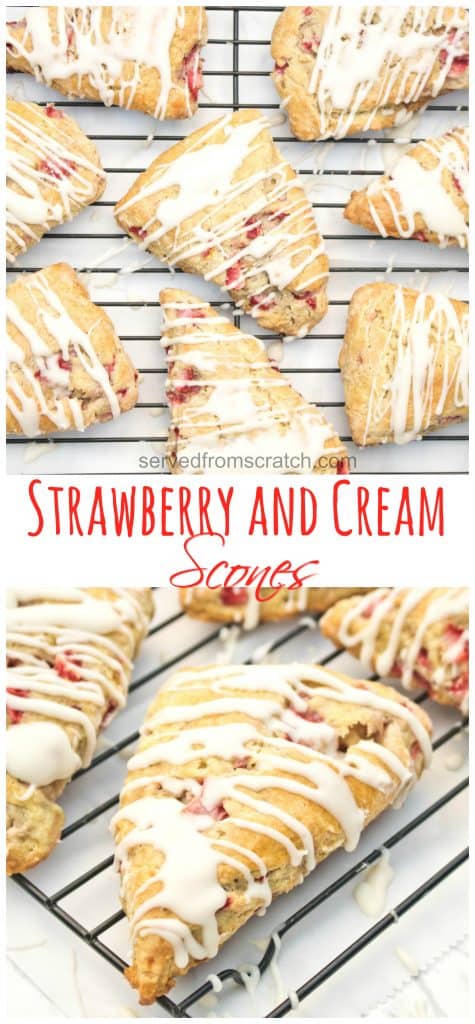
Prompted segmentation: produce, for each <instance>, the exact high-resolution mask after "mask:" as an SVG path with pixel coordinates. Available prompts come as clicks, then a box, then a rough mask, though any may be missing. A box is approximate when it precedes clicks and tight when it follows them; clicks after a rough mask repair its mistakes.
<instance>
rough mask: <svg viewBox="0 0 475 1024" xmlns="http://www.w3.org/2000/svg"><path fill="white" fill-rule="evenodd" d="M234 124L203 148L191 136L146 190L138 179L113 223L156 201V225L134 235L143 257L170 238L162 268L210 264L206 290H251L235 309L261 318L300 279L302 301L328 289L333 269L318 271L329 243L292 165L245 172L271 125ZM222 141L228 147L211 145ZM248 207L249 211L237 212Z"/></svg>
mask: <svg viewBox="0 0 475 1024" xmlns="http://www.w3.org/2000/svg"><path fill="white" fill-rule="evenodd" d="M234 117H235V115H234V114H232V113H231V114H226V115H225V116H224V117H223V118H221V119H220V120H219V121H218V122H214V123H213V124H212V125H211V126H210V127H209V129H208V130H207V131H206V132H205V133H204V135H202V136H201V137H200V138H199V139H197V140H193V136H191V137H190V138H189V139H188V140H187V148H186V150H185V151H184V152H183V153H182V154H181V155H180V156H174V159H172V160H170V161H168V162H167V163H163V162H162V163H159V162H158V160H157V161H156V162H155V163H154V164H152V166H151V167H149V168H148V170H147V171H146V172H144V175H145V174H146V175H147V180H145V181H143V182H142V180H141V178H139V179H138V185H139V187H138V189H137V191H135V192H134V194H133V195H132V196H130V197H129V198H127V197H126V198H125V199H123V200H120V201H119V203H118V204H117V207H116V216H117V217H118V218H119V219H120V218H121V217H122V215H123V214H127V212H128V211H132V213H133V211H134V209H135V208H136V206H137V204H140V203H142V202H143V201H144V200H149V199H150V198H151V197H153V200H154V202H153V213H152V215H151V217H150V218H149V219H148V220H146V221H145V222H144V223H143V224H140V228H139V233H137V232H134V231H132V232H131V233H132V235H133V237H134V241H136V242H137V244H138V245H139V246H140V248H142V249H149V248H150V247H153V245H154V244H157V243H160V241H161V239H162V238H163V237H164V236H165V235H166V234H168V233H169V237H168V238H167V245H166V252H165V251H162V250H160V258H161V259H162V260H165V261H166V262H167V263H168V264H171V265H172V266H173V265H178V266H181V265H184V267H185V269H187V265H188V262H189V261H190V260H191V259H192V258H193V257H196V256H204V255H206V256H207V265H206V271H205V272H204V273H203V276H204V278H205V280H208V281H217V283H218V284H220V285H221V286H223V287H226V288H229V289H230V290H231V291H233V289H240V288H243V287H244V286H245V288H246V292H247V293H248V294H247V295H246V298H242V297H241V296H239V301H238V303H237V304H238V305H245V308H246V312H248V313H249V314H250V315H252V316H257V317H258V316H259V314H260V312H261V311H262V310H264V309H267V308H270V307H271V306H272V305H275V303H276V301H277V300H278V299H279V293H280V292H281V291H283V290H285V289H287V288H289V287H291V285H292V282H293V281H294V280H296V279H297V278H303V280H299V284H298V291H296V294H297V295H298V294H300V293H301V294H302V301H305V295H304V293H306V292H307V291H308V290H309V289H311V288H314V287H315V285H319V286H320V285H321V286H323V285H324V283H325V282H326V280H327V277H328V271H327V269H326V263H325V267H324V268H323V269H322V266H321V265H320V264H319V265H318V267H317V269H316V267H315V264H316V261H317V259H318V257H319V256H321V255H322V254H323V252H324V243H323V240H322V239H321V238H319V237H318V238H317V236H318V231H317V227H316V223H315V218H314V215H313V211H312V207H311V205H310V203H309V200H308V198H307V196H306V195H305V192H304V191H303V189H301V187H300V185H299V182H298V180H297V178H296V177H295V175H294V174H293V173H292V175H291V176H290V177H289V164H288V163H287V162H286V161H284V160H283V159H282V158H281V157H280V154H278V153H277V155H276V158H275V162H273V163H271V165H270V166H269V167H267V166H265V167H261V168H260V169H259V170H253V169H250V170H249V171H248V173H247V174H243V172H242V166H243V164H244V163H245V162H246V161H249V160H250V159H253V158H255V156H256V155H257V154H259V152H260V151H261V150H264V149H266V148H267V147H268V145H269V135H268V129H269V124H268V122H267V121H266V119H265V118H264V117H261V116H256V117H253V118H252V120H248V121H244V122H241V123H235V122H234V120H233V118H234ZM222 133H224V136H225V138H224V141H221V142H216V141H214V140H215V139H216V138H218V137H219V136H220V135H221V134H222ZM151 171H152V172H153V176H152V178H151V180H149V178H148V176H149V175H150V173H151ZM165 190H167V192H168V194H167V196H166V197H165V198H161V196H163V193H164V191H165ZM170 193H171V194H170ZM243 197H245V199H246V202H245V205H244V208H239V209H237V211H236V206H237V205H239V204H240V201H241V199H242V198H243ZM241 207H242V204H241ZM217 214H218V215H219V220H218V216H217ZM185 223H186V230H183V225H184V224H185ZM238 239H239V242H238ZM164 248H165V247H164ZM188 269H189V268H188ZM311 302H312V303H315V299H313V298H311ZM312 308H315V305H312V306H311V309H312ZM304 333H305V328H304Z"/></svg>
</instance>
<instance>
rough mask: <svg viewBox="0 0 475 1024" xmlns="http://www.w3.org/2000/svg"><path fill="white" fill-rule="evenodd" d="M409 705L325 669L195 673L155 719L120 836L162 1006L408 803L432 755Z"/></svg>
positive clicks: (117, 827)
mask: <svg viewBox="0 0 475 1024" xmlns="http://www.w3.org/2000/svg"><path fill="white" fill-rule="evenodd" d="M430 731H431V730H430V722H429V719H428V718H427V716H426V715H425V714H424V712H423V711H422V710H421V709H420V708H419V707H417V706H416V705H412V704H411V703H410V702H409V701H408V700H407V698H405V697H401V696H400V695H399V694H397V693H395V692H394V691H393V690H391V689H389V688H388V687H386V686H381V685H380V684H379V683H373V682H359V681H357V680H354V679H351V678H349V677H347V676H342V675H338V674H337V673H335V672H330V671H329V670H327V669H324V668H322V667H320V666H318V665H317V666H313V665H303V664H291V665H259V666H257V665H234V666H221V665H218V666H212V667H206V668H197V669H192V668H190V669H183V670H181V671H179V672H177V673H176V674H175V675H174V676H173V677H172V678H171V679H169V680H168V681H167V683H166V684H165V686H164V687H163V688H162V690H161V691H160V693H159V694H158V696H157V698H156V699H155V701H154V702H153V703H152V705H151V707H150V708H149V710H148V713H147V716H146V719H145V723H144V726H143V730H142V738H141V740H140V743H139V746H138V751H137V753H136V754H135V755H134V756H133V757H132V759H131V760H130V761H129V765H128V769H129V771H128V775H127V779H126V783H125V786H124V788H123V790H122V795H121V809H120V810H119V812H118V813H117V814H116V815H115V817H114V819H113V822H112V829H113V833H114V837H115V841H116V844H117V852H116V864H117V867H118V869H119V870H120V871H121V876H122V886H121V896H122V903H123V906H124V909H125V912H126V914H127V917H128V918H129V921H130V923H131V930H132V950H133V960H132V965H131V966H130V967H129V968H127V971H126V975H127V977H128V980H129V981H130V982H131V984H132V985H133V986H134V987H135V988H137V989H138V992H139V996H140V1001H141V1002H142V1003H145V1004H148V1003H151V1002H152V1001H153V1000H154V999H155V998H156V997H157V996H160V995H162V994H163V993H165V992H167V991H168V990H169V989H170V988H171V987H172V985H173V984H174V982H175V979H176V978H177V977H178V976H179V975H181V974H185V973H186V972H187V971H188V970H189V969H190V968H191V967H193V966H194V965H195V964H197V963H199V962H201V961H203V960H205V959H208V958H210V957H214V956H215V955H216V953H217V952H218V948H219V946H220V945H221V944H222V943H224V942H225V941H226V940H227V939H228V938H230V936H231V935H233V933H234V932H235V931H236V930H237V929H238V928H240V927H241V925H243V924H245V923H246V921H247V920H248V919H249V918H250V917H252V916H253V914H255V913H256V912H257V911H259V910H263V909H264V908H265V907H266V906H268V904H269V903H270V902H271V900H272V899H273V897H275V896H277V895H279V894H280V893H285V892H288V891H289V890H290V889H293V888H294V886H296V885H298V884H299V883H300V882H301V881H302V880H303V878H304V877H305V876H306V875H307V874H308V873H309V872H310V871H312V870H313V868H314V867H315V865H316V864H317V863H318V862H319V861H321V860H323V859H324V858H325V857H326V856H328V854H330V853H332V852H333V851H334V850H336V849H338V848H339V847H342V846H344V847H345V848H346V849H347V850H353V849H354V848H355V847H356V845H357V843H358V840H359V837H360V833H361V830H362V829H363V828H364V827H365V826H366V825H367V824H368V823H369V822H370V821H371V820H372V819H373V818H375V817H376V816H377V815H379V814H380V813H381V812H382V811H384V810H385V809H386V808H387V807H390V806H391V804H393V803H394V802H395V801H397V802H398V803H399V801H400V800H401V798H402V796H403V793H404V792H406V791H407V790H408V788H409V787H410V786H411V785H412V784H413V783H414V781H415V780H416V778H417V776H418V775H419V774H420V773H421V771H422V768H423V765H424V763H426V764H428V763H429V761H430V756H431V743H430Z"/></svg>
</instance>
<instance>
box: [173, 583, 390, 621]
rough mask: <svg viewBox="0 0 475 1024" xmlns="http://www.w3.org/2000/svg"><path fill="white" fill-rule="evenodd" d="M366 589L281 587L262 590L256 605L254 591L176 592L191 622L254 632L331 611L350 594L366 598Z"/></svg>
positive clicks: (191, 589)
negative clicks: (297, 617)
mask: <svg viewBox="0 0 475 1024" xmlns="http://www.w3.org/2000/svg"><path fill="white" fill-rule="evenodd" d="M369 589H371V588H370V587H366V588H365V587H353V588H348V587H347V588H344V587H332V588H328V587H301V588H300V590H288V589H287V588H286V587H282V588H281V590H279V591H277V593H275V594H272V596H268V595H270V594H271V591H270V590H269V588H267V587H263V588H262V596H263V597H265V598H266V600H264V601H258V600H257V598H256V596H255V594H254V591H253V590H252V589H250V588H245V587H220V588H218V589H217V590H210V589H209V588H208V587H186V588H184V589H183V590H180V603H181V607H182V608H183V611H185V612H186V613H187V615H191V617H192V618H193V619H201V621H202V622H222V623H223V624H226V625H228V624H229V625H232V624H236V625H242V626H243V627H244V629H254V628H255V627H256V626H257V625H258V624H259V623H260V622H281V621H283V620H285V619H290V618H293V617H294V616H295V615H303V614H304V613H305V612H310V613H314V614H319V613H321V612H324V611H326V610H327V608H331V606H332V604H335V603H336V602H337V601H341V600H343V598H344V597H350V596H352V595H353V594H366V593H367V592H368V590H369Z"/></svg>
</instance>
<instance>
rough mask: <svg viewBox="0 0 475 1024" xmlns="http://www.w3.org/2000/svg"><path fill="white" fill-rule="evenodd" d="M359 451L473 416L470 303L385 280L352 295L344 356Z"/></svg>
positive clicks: (349, 412)
mask: <svg viewBox="0 0 475 1024" xmlns="http://www.w3.org/2000/svg"><path fill="white" fill-rule="evenodd" d="M340 368H341V373H342V380H343V388H344V392H345V408H346V413H347V416H348V419H349V421H350V427H351V435H352V437H353V440H354V441H355V443H356V444H358V445H372V444H384V443H385V442H387V441H395V442H396V443H397V444H404V443H405V442H407V441H411V440H413V439H414V438H416V437H420V436H421V435H422V434H423V433H425V432H426V431H430V430H436V429H437V428H438V427H443V426H446V425H447V424H449V423H458V422H460V421H461V420H464V419H466V418H467V416H468V304H467V303H466V302H460V301H459V300H457V299H449V298H447V296H446V295H444V294H443V293H442V292H433V293H426V292H418V291H415V290H414V289H411V288H403V287H401V286H400V285H393V284H388V283H386V282H375V283H374V284H367V285H363V286H362V287H361V288H358V290H357V291H356V292H354V294H353V297H352V299H351V302H350V306H349V310H348V321H347V325H346V332H345V338H344V342H343V346H342V349H341V352H340Z"/></svg>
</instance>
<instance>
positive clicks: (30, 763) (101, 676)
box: [6, 588, 145, 786]
mask: <svg viewBox="0 0 475 1024" xmlns="http://www.w3.org/2000/svg"><path fill="white" fill-rule="evenodd" d="M144 624H145V619H144V613H143V612H142V609H141V606H140V604H139V602H138V600H137V598H136V596H135V595H134V594H132V593H131V592H127V591H125V590H122V589H119V590H116V591H114V599H111V598H109V599H104V600H101V599H99V598H98V597H95V596H93V595H92V594H89V593H87V592H86V591H84V590H79V589H69V590H68V589H61V588H58V589H54V588H38V589H36V590H35V589H33V588H17V589H16V590H9V592H8V597H7V610H6V625H7V638H6V655H7V670H6V690H7V694H6V703H7V715H8V721H9V726H10V727H9V729H8V737H9V739H8V742H9V751H10V754H11V758H10V760H9V765H10V766H11V771H12V774H13V775H15V777H18V778H20V779H22V781H26V782H32V783H34V784H35V785H38V786H42V785H47V784H49V783H50V782H52V781H54V780H55V779H64V778H66V777H69V776H70V775H71V774H72V773H73V771H75V770H77V768H79V767H81V766H83V767H85V766H87V765H88V764H89V763H90V760H91V757H92V754H93V752H94V748H95V745H96V739H97V733H98V730H99V728H100V727H101V726H102V725H104V724H106V723H107V721H108V720H109V719H110V717H111V716H112V714H113V713H115V711H116V710H118V709H119V708H120V707H123V705H124V703H125V699H126V694H127V687H128V681H129V676H130V671H131V662H130V659H129V658H128V657H127V655H126V653H125V651H124V650H123V647H122V645H121V643H120V642H119V640H118V639H116V636H117V637H119V638H121V639H122V640H124V639H125V640H127V641H128V646H129V647H131V646H132V642H133V639H134V635H135V629H136V628H137V625H138V626H139V627H140V628H143V626H144ZM126 646H127V645H126ZM78 704H81V705H86V706H87V708H88V709H89V710H81V709H80V708H78V707H77V705H78ZM25 714H26V715H30V714H32V715H40V716H44V717H45V718H47V719H48V720H49V719H52V721H48V722H44V721H40V722H38V721H33V722H31V721H27V722H23V721H21V719H22V718H23V715H25ZM56 723H57V724H56ZM33 726H34V728H33ZM39 726H41V727H42V728H39ZM61 726H64V727H66V728H61ZM68 726H71V727H73V732H72V733H70V732H68V731H67V727H68ZM10 733H15V735H14V736H10ZM59 734H61V736H63V737H64V739H60V735H59ZM73 736H75V737H76V740H77V747H78V749H77V750H73V748H72V746H71V742H72V737H73ZM33 741H34V742H33ZM33 748H34V749H33ZM69 767H72V771H69V770H66V769H67V768H69ZM56 768H57V769H58V774H57V775H55V774H54V771H55V770H56ZM18 769H20V770H21V772H22V774H21V775H16V770H18ZM63 772H64V774H63ZM28 773H29V774H28ZM30 776H31V777H30ZM43 777H44V778H47V782H46V781H44V782H43V781H40V779H41V778H43Z"/></svg>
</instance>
